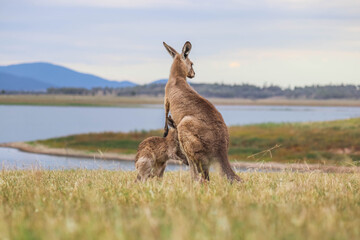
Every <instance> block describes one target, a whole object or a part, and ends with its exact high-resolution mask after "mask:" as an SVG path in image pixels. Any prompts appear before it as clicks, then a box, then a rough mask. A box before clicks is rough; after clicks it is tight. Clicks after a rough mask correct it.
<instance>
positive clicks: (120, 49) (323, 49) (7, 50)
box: [0, 0, 360, 87]
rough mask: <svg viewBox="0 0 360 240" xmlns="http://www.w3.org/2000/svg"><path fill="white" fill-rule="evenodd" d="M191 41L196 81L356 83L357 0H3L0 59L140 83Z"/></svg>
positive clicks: (163, 70) (164, 71) (359, 79)
mask: <svg viewBox="0 0 360 240" xmlns="http://www.w3.org/2000/svg"><path fill="white" fill-rule="evenodd" d="M163 41H165V42H166V43H167V44H169V45H170V46H172V47H174V48H175V49H177V50H178V51H181V48H182V46H183V44H184V43H185V42H186V41H190V42H191V43H192V45H193V47H192V51H191V53H190V55H189V57H190V59H191V60H192V61H193V62H194V70H195V72H196V76H195V78H194V79H192V80H191V81H192V82H194V83H226V84H243V83H246V84H254V85H258V86H263V85H271V84H274V85H279V86H282V87H294V86H306V85H314V84H316V85H317V84H318V85H325V84H357V85H358V84H360V67H359V65H360V64H359V63H360V1H359V0H252V1H251V0H247V1H244V0H238V1H234V0H222V1H213V0H206V1H200V0H174V1H165V0H126V1H122V0H101V1H99V0H0V65H9V64H17V63H23V62H50V63H54V64H59V65H62V66H65V67H69V68H71V69H74V70H77V71H81V72H85V73H91V74H95V75H98V76H101V77H104V78H107V79H110V80H117V81H122V80H130V81H133V82H135V83H138V84H144V83H149V82H151V81H154V80H157V79H162V78H167V77H168V76H169V70H170V66H171V63H172V59H171V57H170V55H169V54H168V53H167V51H166V50H165V48H164V47H163V45H162V42H163Z"/></svg>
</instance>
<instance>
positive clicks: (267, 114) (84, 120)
mask: <svg viewBox="0 0 360 240" xmlns="http://www.w3.org/2000/svg"><path fill="white" fill-rule="evenodd" d="M217 108H218V110H219V111H220V112H221V114H222V115H223V117H224V120H225V122H226V124H227V125H244V124H253V123H264V122H307V121H327V120H335V119H345V118H352V117H360V108H357V107H299V106H291V107H287V106H218V107H217ZM164 115H165V113H164V110H163V106H162V105H152V106H147V107H139V108H117V107H54V106H50V107H48V106H0V143H1V142H14V141H30V140H38V139H46V138H52V137H59V136H65V135H70V134H78V133H88V132H104V131H122V132H129V131H133V130H150V129H161V128H163V125H164Z"/></svg>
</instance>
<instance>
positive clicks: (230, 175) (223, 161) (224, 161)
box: [218, 153, 242, 182]
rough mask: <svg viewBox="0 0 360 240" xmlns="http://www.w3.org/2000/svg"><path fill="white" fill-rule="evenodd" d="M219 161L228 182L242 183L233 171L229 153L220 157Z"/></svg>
mask: <svg viewBox="0 0 360 240" xmlns="http://www.w3.org/2000/svg"><path fill="white" fill-rule="evenodd" d="M218 161H219V164H220V168H221V172H222V174H223V175H226V177H227V179H228V180H230V181H231V182H233V181H238V182H242V179H241V178H240V177H239V176H238V175H237V174H236V173H235V172H234V170H233V169H232V167H231V165H230V162H229V159H228V155H227V153H224V154H221V155H220V157H219V158H218Z"/></svg>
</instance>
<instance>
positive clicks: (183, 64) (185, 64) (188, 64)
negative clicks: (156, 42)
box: [163, 41, 195, 78]
mask: <svg viewBox="0 0 360 240" xmlns="http://www.w3.org/2000/svg"><path fill="white" fill-rule="evenodd" d="M163 44H164V46H165V48H166V50H167V51H168V52H169V54H170V56H172V58H173V59H174V61H177V62H178V63H180V64H179V65H180V69H181V70H182V71H184V73H186V77H188V78H193V77H195V71H194V69H193V62H192V61H191V60H190V58H189V53H190V51H191V43H190V42H189V41H187V42H186V43H185V44H184V47H183V49H182V52H181V54H179V53H178V52H176V50H175V49H174V48H172V47H170V46H169V45H167V44H166V43H165V42H163Z"/></svg>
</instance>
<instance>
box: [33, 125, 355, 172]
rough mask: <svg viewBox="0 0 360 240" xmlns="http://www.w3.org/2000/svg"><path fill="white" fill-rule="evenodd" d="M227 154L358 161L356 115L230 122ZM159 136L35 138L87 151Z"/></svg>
mask: <svg viewBox="0 0 360 240" xmlns="http://www.w3.org/2000/svg"><path fill="white" fill-rule="evenodd" d="M229 131H230V148H229V157H230V159H231V160H240V161H263V160H265V159H263V158H266V161H268V160H269V159H268V158H270V155H269V154H265V156H263V157H262V158H260V159H259V157H260V156H261V155H260V156H256V157H255V158H250V159H248V156H250V155H252V154H255V153H258V152H261V151H263V150H266V149H269V148H271V147H273V146H275V145H276V144H280V145H281V147H280V148H278V149H275V150H273V151H272V157H273V158H272V159H270V160H271V161H277V162H297V163H298V162H307V163H331V164H339V165H341V164H349V163H352V164H355V165H356V164H359V162H360V157H359V155H360V119H359V118H356V119H348V120H340V121H331V122H315V123H294V124H289V123H284V124H275V123H266V124H258V125H247V126H232V127H230V128H229ZM150 136H162V131H161V130H158V131H149V132H147V131H137V132H130V133H111V132H106V133H90V134H80V135H73V136H68V137H62V138H54V139H48V140H42V141H37V142H36V143H40V144H44V145H46V146H49V147H55V148H72V149H78V150H87V151H94V152H97V151H99V150H100V151H102V152H114V153H125V154H129V153H135V152H136V149H137V146H138V144H139V143H140V142H141V141H142V140H144V139H145V138H146V137H150Z"/></svg>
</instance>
